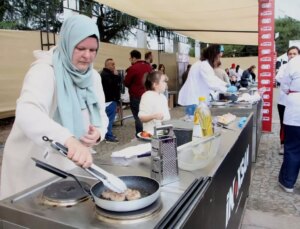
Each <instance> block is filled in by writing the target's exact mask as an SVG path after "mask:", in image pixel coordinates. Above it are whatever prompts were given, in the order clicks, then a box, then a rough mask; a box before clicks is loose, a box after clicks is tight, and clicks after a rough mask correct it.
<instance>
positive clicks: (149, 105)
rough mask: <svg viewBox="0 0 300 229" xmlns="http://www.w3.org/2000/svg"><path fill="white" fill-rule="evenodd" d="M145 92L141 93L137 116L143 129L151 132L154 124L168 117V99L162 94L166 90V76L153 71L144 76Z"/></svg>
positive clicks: (159, 123)
mask: <svg viewBox="0 0 300 229" xmlns="http://www.w3.org/2000/svg"><path fill="white" fill-rule="evenodd" d="M145 87H146V90H147V91H146V92H145V93H144V94H143V95H142V98H141V103H140V111H139V118H140V120H141V122H142V123H143V130H144V131H147V132H149V133H153V131H154V126H156V125H157V126H159V125H161V124H162V121H166V120H169V119H170V112H169V108H168V100H167V98H166V97H165V96H164V94H163V93H164V91H165V90H166V87H167V83H166V76H165V75H164V74H162V73H161V72H159V71H154V72H151V73H149V74H148V75H147V76H146V81H145Z"/></svg>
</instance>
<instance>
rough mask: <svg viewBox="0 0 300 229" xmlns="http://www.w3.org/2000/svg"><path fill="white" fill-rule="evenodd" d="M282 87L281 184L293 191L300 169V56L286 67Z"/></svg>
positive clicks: (284, 188)
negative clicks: (282, 154) (283, 93)
mask: <svg viewBox="0 0 300 229" xmlns="http://www.w3.org/2000/svg"><path fill="white" fill-rule="evenodd" d="M280 88H281V89H282V90H283V91H284V92H285V93H286V94H287V96H286V100H285V112H284V117H283V124H284V135H285V139H284V157H283V162H282V165H281V169H280V172H279V185H280V186H281V187H282V188H283V190H284V191H286V192H293V191H294V186H295V183H296V181H297V178H298V174H299V169H300V56H299V55H298V56H296V57H294V58H293V59H291V60H290V61H289V62H288V64H287V67H286V71H285V73H284V76H283V79H282V81H281V86H280Z"/></svg>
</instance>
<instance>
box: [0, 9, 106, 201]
mask: <svg viewBox="0 0 300 229" xmlns="http://www.w3.org/2000/svg"><path fill="white" fill-rule="evenodd" d="M98 48H99V32H98V28H97V26H96V24H95V23H94V22H93V21H92V20H91V19H90V18H88V17H86V16H82V15H77V16H72V17H70V18H68V19H67V20H66V21H65V22H64V23H63V25H62V28H61V32H60V40H59V43H58V45H57V47H54V48H52V49H51V50H49V51H47V52H43V51H39V52H38V51H36V52H34V54H35V57H36V59H37V60H36V61H35V62H34V63H33V64H32V65H31V68H30V69H29V71H28V72H27V74H26V77H25V79H24V84H23V88H22V91H21V95H20V97H19V99H18V101H17V107H16V119H15V123H14V125H13V128H12V131H11V133H10V135H9V137H8V139H7V141H6V144H5V148H4V155H3V163H2V172H1V185H0V188H1V189H0V199H4V198H6V197H8V196H10V195H13V194H15V193H17V192H20V191H22V190H24V189H26V188H29V187H31V186H33V185H35V184H38V183H40V182H41V181H43V180H46V179H48V178H49V177H50V176H51V175H50V173H47V172H44V171H41V170H40V169H38V168H36V167H35V165H34V163H33V161H32V160H31V157H35V158H38V159H40V160H44V161H47V163H50V164H53V165H54V166H56V167H59V168H61V169H63V170H68V169H71V168H73V167H75V163H76V164H77V165H78V166H82V167H84V168H86V167H89V166H90V165H91V163H92V161H93V158H92V155H91V147H92V146H94V145H95V144H97V143H98V142H99V141H100V140H102V139H103V138H102V137H104V136H105V133H106V129H107V124H108V119H107V116H106V114H105V103H104V94H103V89H102V84H101V78H100V76H99V74H98V73H97V71H96V70H94V69H93V65H92V63H93V61H94V59H95V57H96V54H97V51H98ZM43 136H47V137H49V138H50V139H53V140H55V141H57V142H60V143H62V144H64V145H65V146H66V147H67V148H68V155H67V156H68V158H69V159H70V160H69V159H68V158H63V157H62V156H61V155H60V154H59V153H57V152H55V151H52V150H51V149H50V148H49V142H44V141H43V140H42V137H43ZM71 160H72V161H71Z"/></svg>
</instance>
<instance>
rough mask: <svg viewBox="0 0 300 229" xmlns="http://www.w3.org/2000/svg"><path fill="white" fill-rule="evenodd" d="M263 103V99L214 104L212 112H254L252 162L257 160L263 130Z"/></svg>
mask: <svg viewBox="0 0 300 229" xmlns="http://www.w3.org/2000/svg"><path fill="white" fill-rule="evenodd" d="M262 105H263V101H262V100H259V101H258V102H256V103H254V104H251V103H229V104H227V105H226V106H212V107H211V108H210V109H211V113H212V115H213V116H218V115H223V114H227V113H231V114H234V115H236V116H238V117H247V116H248V115H249V114H250V113H251V112H253V130H252V138H253V140H252V144H253V147H252V162H256V157H257V153H258V146H259V142H260V138H261V132H262Z"/></svg>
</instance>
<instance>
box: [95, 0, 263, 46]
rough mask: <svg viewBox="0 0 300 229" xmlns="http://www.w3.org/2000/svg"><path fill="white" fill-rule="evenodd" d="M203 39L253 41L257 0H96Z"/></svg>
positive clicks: (175, 30)
mask: <svg viewBox="0 0 300 229" xmlns="http://www.w3.org/2000/svg"><path fill="white" fill-rule="evenodd" d="M97 1H98V2H100V3H102V4H105V5H107V6H109V7H111V8H114V9H117V10H119V11H121V12H125V13H127V14H129V15H132V16H134V17H137V18H139V19H141V20H144V21H148V22H151V23H153V24H155V25H159V26H161V27H164V28H166V29H170V30H172V31H174V32H177V33H179V34H182V35H185V36H188V37H191V38H193V39H195V40H199V41H202V42H207V43H219V44H244V45H257V44H258V39H257V34H258V1H257V0H186V1H184V0H151V1H149V0H147V1H146V0H97Z"/></svg>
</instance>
